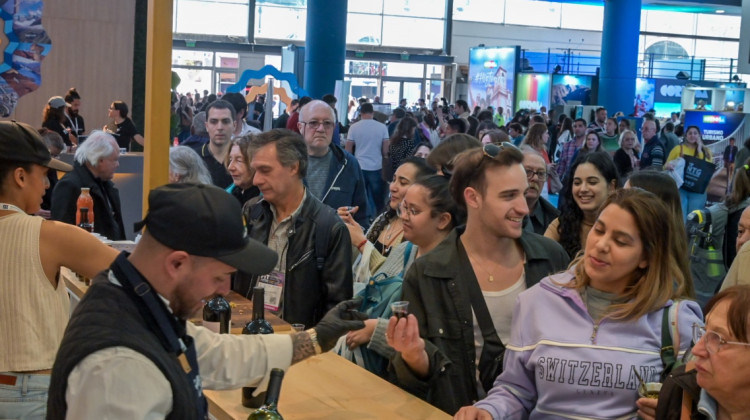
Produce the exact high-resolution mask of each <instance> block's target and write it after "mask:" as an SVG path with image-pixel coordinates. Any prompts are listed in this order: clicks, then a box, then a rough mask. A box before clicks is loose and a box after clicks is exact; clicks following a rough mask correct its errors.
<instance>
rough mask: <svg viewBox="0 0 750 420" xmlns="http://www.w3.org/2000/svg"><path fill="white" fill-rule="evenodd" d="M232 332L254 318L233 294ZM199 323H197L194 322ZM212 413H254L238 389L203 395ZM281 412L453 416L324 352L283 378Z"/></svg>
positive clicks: (229, 417)
mask: <svg viewBox="0 0 750 420" xmlns="http://www.w3.org/2000/svg"><path fill="white" fill-rule="evenodd" d="M61 276H62V278H63V279H64V281H65V285H66V286H67V287H68V290H69V291H70V293H71V295H72V296H74V297H78V298H80V297H82V296H83V295H84V294H85V293H86V290H87V289H88V286H86V285H85V284H84V283H83V282H82V281H80V280H78V278H76V275H75V273H73V272H72V271H70V270H68V269H67V268H63V269H62V272H61ZM227 298H228V299H227V300H229V301H230V303H231V302H234V305H233V308H232V333H235V334H238V333H240V331H241V330H242V327H244V325H245V323H246V322H247V321H248V320H249V319H250V318H251V317H252V302H251V301H249V300H247V299H245V298H244V297H243V296H241V295H239V294H237V293H234V292H232V293H230V295H229V296H228V297H227ZM266 319H267V320H268V321H269V322H270V323H271V325H272V326H273V328H274V331H276V332H280V333H288V332H289V331H290V330H291V327H290V325H289V324H287V323H286V322H285V321H284V320H282V319H279V318H278V317H276V316H274V315H272V314H270V313H268V312H266ZM197 321H198V322H200V318H198V319H197ZM205 394H206V398H207V399H208V403H209V411H210V413H211V414H212V415H213V416H214V417H216V418H217V419H218V420H234V419H239V420H245V419H246V418H247V416H248V415H249V414H250V413H251V412H252V411H253V409H250V408H246V407H243V406H242V390H240V389H235V390H228V391H213V390H205ZM279 411H280V412H281V414H282V415H283V416H284V418H285V419H286V420H294V419H311V420H324V419H328V420H337V419H341V420H344V419H346V420H348V419H389V420H390V419H404V420H450V418H451V416H449V415H448V414H446V413H444V412H443V411H441V410H439V409H437V408H435V407H433V406H431V405H430V404H428V403H426V402H425V401H422V400H421V399H419V398H417V397H415V396H413V395H411V394H409V393H408V392H406V391H404V390H402V389H401V388H399V387H397V386H395V385H393V384H391V383H389V382H387V381H385V380H383V379H381V378H379V377H378V376H376V375H374V374H372V373H370V372H369V371H367V370H365V369H362V368H360V367H359V366H357V365H355V364H354V363H352V362H349V361H348V360H346V359H343V358H341V357H339V356H338V355H336V354H334V353H324V354H321V355H319V356H315V357H312V358H309V359H307V360H304V361H302V362H300V363H297V364H295V365H293V366H292V367H291V368H289V371H288V372H287V374H286V375H285V376H284V383H283V386H282V389H281V399H280V401H279Z"/></svg>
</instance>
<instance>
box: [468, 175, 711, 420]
mask: <svg viewBox="0 0 750 420" xmlns="http://www.w3.org/2000/svg"><path fill="white" fill-rule="evenodd" d="M668 217H669V214H668V210H667V208H666V207H665V206H664V205H663V204H662V203H661V201H660V200H659V199H658V198H657V197H656V196H655V195H653V194H651V193H649V192H646V191H643V190H640V189H628V190H618V191H617V192H615V193H614V194H612V195H610V196H609V197H608V198H607V200H606V201H605V203H604V205H603V206H602V209H601V211H600V212H599V213H598V217H597V218H596V222H595V224H594V227H593V228H592V230H591V232H590V233H589V235H588V240H587V241H586V247H585V250H584V253H583V254H582V255H580V256H579V257H578V258H576V259H575V260H574V261H573V263H571V265H570V269H569V270H567V271H565V272H562V273H558V274H555V275H551V276H549V277H546V278H545V279H543V280H542V281H541V282H540V283H539V284H537V285H536V286H534V287H532V288H531V289H529V290H527V291H525V292H523V293H521V294H520V296H519V297H518V299H517V303H516V305H515V309H514V311H513V323H512V326H511V336H510V340H509V342H508V343H507V345H506V349H507V350H506V352H505V360H504V362H505V364H504V370H503V372H502V373H501V374H500V375H499V376H498V377H497V379H496V381H495V383H494V386H493V388H492V389H491V390H490V391H489V393H488V395H487V397H486V398H485V399H483V400H481V401H479V402H478V403H476V404H474V406H472V407H464V408H462V409H461V410H460V411H459V412H458V414H457V415H456V416H455V419H461V420H465V419H487V420H489V419H500V418H507V419H527V418H532V419H541V418H569V419H574V418H575V419H583V418H587V419H589V418H599V419H604V418H607V419H632V418H635V417H636V415H637V414H640V413H637V411H638V407H637V406H636V404H637V401H638V388H639V385H640V382H639V379H638V378H637V377H636V375H635V374H634V371H637V372H638V375H639V376H640V377H641V378H642V379H643V381H645V382H658V381H659V378H660V376H661V373H662V371H663V370H664V369H665V364H666V362H667V361H666V360H665V359H662V356H661V354H662V347H663V346H664V339H663V336H662V325H663V323H664V318H665V311H669V308H670V307H671V306H672V305H678V306H677V308H676V309H677V311H676V315H675V317H674V318H673V319H676V323H677V335H678V336H676V337H674V338H673V343H677V342H679V348H676V349H674V356H675V358H677V359H678V360H679V358H681V357H682V356H683V355H684V353H685V352H686V351H687V350H688V349H689V348H690V340H691V337H692V334H691V333H692V326H693V324H701V323H702V317H701V311H700V308H699V307H698V304H697V303H695V302H693V301H689V300H683V301H679V302H675V301H674V299H677V298H678V297H679V296H681V294H682V289H683V282H684V280H683V277H682V273H681V271H680V269H679V267H678V265H677V263H676V261H675V258H674V256H673V255H672V254H671V253H670V250H671V249H672V248H671V246H670V242H671V241H672V238H673V236H674V235H675V233H672V232H669V231H668V229H667V230H666V231H665V229H664V220H666V219H667V218H668ZM667 313H668V312H667ZM655 406H656V404H651V405H650V406H649V408H650V409H651V410H653V409H654V408H655ZM652 413H653V411H652Z"/></svg>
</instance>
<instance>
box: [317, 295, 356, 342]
mask: <svg viewBox="0 0 750 420" xmlns="http://www.w3.org/2000/svg"><path fill="white" fill-rule="evenodd" d="M361 305H362V297H361V296H360V297H356V298H354V299H351V300H345V301H343V302H341V303H339V304H338V305H336V306H334V307H333V308H332V309H331V310H330V311H328V313H327V314H325V316H324V317H323V319H321V320H320V322H318V325H316V326H315V327H314V328H315V332H316V333H317V335H318V344H319V345H320V348H321V350H323V351H324V352H326V351H328V350H330V349H332V348H333V346H335V345H336V341H338V339H339V337H341V336H342V335H344V334H346V333H347V332H349V331H354V330H359V329H361V328H364V327H365V323H364V320H366V319H368V318H369V317H368V316H367V314H363V313H362V312H359V311H357V308H359V307H360V306H361Z"/></svg>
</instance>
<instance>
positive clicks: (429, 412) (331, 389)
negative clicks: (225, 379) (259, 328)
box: [204, 352, 451, 420]
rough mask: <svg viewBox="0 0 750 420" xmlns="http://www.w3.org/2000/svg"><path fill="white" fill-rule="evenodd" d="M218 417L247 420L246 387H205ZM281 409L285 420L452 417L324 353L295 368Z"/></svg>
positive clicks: (283, 393)
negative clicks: (243, 394)
mask: <svg viewBox="0 0 750 420" xmlns="http://www.w3.org/2000/svg"><path fill="white" fill-rule="evenodd" d="M204 393H205V394H206V398H207V399H208V403H209V411H210V412H211V414H212V415H214V416H215V417H216V418H217V419H218V420H235V419H238V420H245V419H246V418H247V416H248V415H249V414H250V413H251V412H252V411H253V409H250V408H246V407H243V406H242V402H241V401H242V391H241V390H239V389H235V390H229V391H212V390H204ZM279 412H280V413H281V415H282V416H284V419H285V420H295V419H307V420H317V419H320V420H323V419H328V420H336V419H342V420H344V419H346V420H348V419H389V420H390V419H404V420H450V419H451V416H449V415H448V414H446V413H445V412H443V411H441V410H439V409H437V408H435V407H433V406H431V405H430V404H428V403H426V402H425V401H423V400H421V399H419V398H417V397H415V396H413V395H411V394H409V393H408V392H406V391H404V390H402V389H401V388H399V387H397V386H395V385H393V384H391V383H389V382H387V381H385V380H383V379H381V378H379V377H377V376H376V375H373V374H372V373H370V372H369V371H367V370H365V369H362V368H360V367H359V366H357V365H355V364H354V363H351V362H349V361H348V360H346V359H344V358H342V357H340V356H338V355H336V354H334V353H330V352H329V353H323V354H321V355H319V356H315V357H312V358H310V359H307V360H304V361H302V362H300V363H297V364H296V365H293V366H292V367H291V368H289V371H288V372H287V373H286V375H284V382H283V385H282V387H281V398H280V400H279Z"/></svg>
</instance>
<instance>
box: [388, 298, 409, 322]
mask: <svg viewBox="0 0 750 420" xmlns="http://www.w3.org/2000/svg"><path fill="white" fill-rule="evenodd" d="M391 311H392V312H393V316H395V317H396V318H398V319H401V318H404V317H405V316H406V315H408V314H409V302H408V301H406V300H400V301H398V302H393V303H391Z"/></svg>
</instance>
